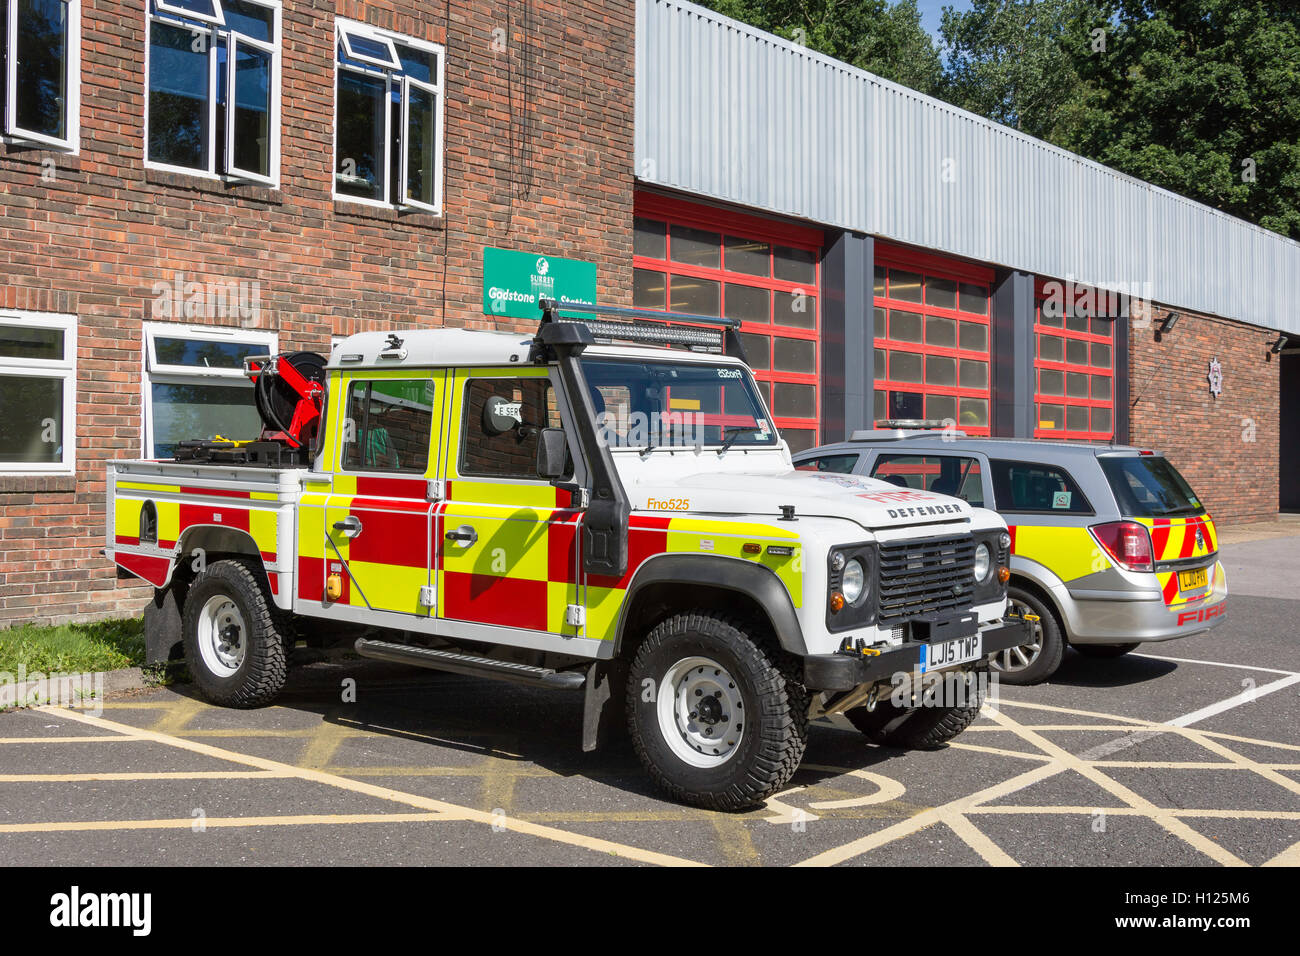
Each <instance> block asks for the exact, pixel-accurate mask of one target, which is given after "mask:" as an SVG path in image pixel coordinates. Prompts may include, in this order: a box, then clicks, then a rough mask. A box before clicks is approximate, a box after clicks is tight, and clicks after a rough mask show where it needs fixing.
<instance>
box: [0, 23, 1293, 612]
mask: <svg viewBox="0 0 1300 956" xmlns="http://www.w3.org/2000/svg"><path fill="white" fill-rule="evenodd" d="M0 11H3V16H2V17H0V22H2V29H3V53H4V70H3V78H2V79H0V111H2V114H3V116H2V118H3V143H2V144H0V263H2V264H3V282H0V627H3V626H5V625H6V624H13V623H19V622H24V621H36V622H51V621H60V620H67V619H74V618H75V619H81V618H92V617H105V616H114V615H127V614H134V613H137V612H138V611H139V610H140V608H141V607H142V604H143V602H144V600H145V593H144V591H142V589H141V588H140V587H139V585H138V584H135V583H132V582H128V581H124V580H119V579H118V578H117V576H116V574H115V571H114V568H113V566H112V565H111V564H110V563H109V562H108V561H106V560H105V559H104V558H103V557H102V556H101V554H100V549H101V548H102V547H103V528H104V522H103V507H104V501H103V494H104V474H105V462H106V461H107V460H109V459H113V458H137V457H168V456H170V455H171V454H172V449H173V448H174V446H175V443H176V442H177V441H180V440H183V439H188V438H201V437H213V436H214V435H216V434H218V433H220V434H225V435H226V436H227V437H251V435H252V434H253V433H255V432H256V431H257V429H258V428H259V421H258V417H257V414H256V412H255V410H254V408H253V399H252V388H251V386H250V384H249V382H248V380H247V379H246V378H245V377H244V376H243V374H242V361H243V358H244V357H245V356H249V355H258V354H266V353H267V352H276V351H289V350H311V351H316V352H321V353H327V352H328V351H329V350H330V348H331V344H332V343H333V342H334V341H337V339H338V338H339V337H341V336H345V335H348V334H351V333H354V332H358V331H371V330H398V329H401V328H409V327H414V326H444V325H446V326H457V327H469V328H510V329H515V330H518V331H526V330H528V329H530V328H532V327H535V324H536V318H535V315H536V308H535V305H534V303H535V300H536V296H537V295H538V294H539V293H550V294H559V295H563V296H565V297H569V298H581V297H583V296H595V297H598V299H599V301H601V302H604V303H609V304H621V305H637V306H642V307H646V308H652V309H671V310H673V311H680V312H692V313H700V314H708V315H723V316H729V317H736V318H739V319H740V320H741V321H742V323H743V325H742V329H743V338H744V341H745V345H746V350H747V353H748V357H749V359H750V362H751V364H752V365H753V367H754V369H755V371H756V375H757V377H758V379H759V381H760V382H761V384H762V388H763V390H764V393H765V397H766V398H767V401H768V403H769V407H770V409H771V412H772V414H773V417H774V419H775V421H776V423H777V424H778V425H779V426H780V428H781V430H782V432H783V434H784V436H785V437H786V439H787V440H788V442H789V444H790V446H791V448H792V449H794V450H801V449H804V448H808V447H811V446H813V445H816V444H818V443H822V442H830V441H838V440H842V439H843V438H845V437H846V436H847V434H848V433H850V432H852V431H853V430H854V429H857V428H864V427H870V425H871V424H872V423H873V422H874V421H877V420H882V419H894V418H926V419H940V420H943V419H950V420H952V421H953V422H955V423H957V425H958V427H960V428H962V429H964V430H965V431H966V432H967V433H968V434H972V435H993V436H1018V437H1033V438H1052V439H1066V440H1083V441H1118V442H1128V443H1133V444H1140V445H1149V446H1153V447H1157V448H1160V449H1162V450H1164V451H1165V452H1166V453H1167V454H1169V456H1170V457H1171V458H1172V459H1173V461H1174V462H1175V464H1177V466H1178V467H1179V468H1180V469H1181V470H1182V471H1183V473H1184V474H1185V475H1186V476H1187V477H1188V479H1189V480H1190V481H1191V482H1192V484H1193V486H1194V487H1195V488H1196V489H1197V490H1198V492H1199V493H1200V494H1201V496H1202V497H1203V498H1204V499H1205V500H1206V502H1207V505H1208V507H1209V508H1210V510H1211V512H1212V513H1213V514H1214V517H1215V518H1216V520H1217V521H1219V522H1220V524H1223V523H1228V524H1232V523H1237V522H1244V521H1255V520H1261V519H1266V518H1269V517H1272V516H1273V515H1275V514H1276V513H1277V512H1278V510H1279V508H1300V467H1298V466H1300V461H1297V460H1296V456H1297V454H1298V453H1297V452H1296V450H1295V449H1296V448H1297V447H1300V442H1298V441H1297V439H1298V438H1300V384H1298V382H1300V348H1296V347H1288V345H1289V343H1288V337H1289V339H1290V340H1291V341H1292V342H1294V343H1295V345H1296V346H1300V319H1297V317H1296V316H1295V314H1294V313H1293V312H1292V311H1291V306H1292V303H1294V302H1295V301H1297V299H1300V246H1297V244H1296V243H1294V242H1292V241H1290V240H1288V239H1285V238H1283V237H1280V236H1278V235H1275V234H1273V233H1270V232H1267V231H1265V230H1262V229H1259V228H1257V227H1255V226H1252V225H1250V224H1248V223H1245V222H1242V221H1240V220H1237V219H1233V218H1232V217H1229V216H1226V215H1223V214H1222V213H1219V212H1217V211H1215V210H1213V209H1210V208H1208V207H1205V206H1202V205H1199V204H1197V203H1194V202H1191V201H1189V200H1186V199H1183V198H1181V197H1179V196H1176V195H1174V194H1172V193H1169V192H1167V191H1164V190H1161V189H1158V188H1156V187H1154V186H1151V185H1149V184H1147V183H1143V182H1141V181H1138V180H1135V179H1133V178H1131V177H1127V176H1123V175H1121V174H1118V173H1116V172H1114V171H1112V170H1109V169H1107V168H1105V167H1103V166H1100V165H1098V164H1096V163H1093V162H1090V161H1088V160H1085V159H1083V158H1081V157H1078V156H1075V155H1073V154H1070V153H1068V152H1065V151H1063V150H1060V149H1057V148H1056V147H1053V146H1050V145H1048V144H1046V143H1043V142H1041V141H1038V140H1034V139H1032V138H1030V137H1027V136H1024V135H1022V134H1020V133H1017V132H1016V131H1014V130H1011V129H1008V128H1005V127H1002V126H998V125H996V124H993V123H989V122H987V121H985V120H982V119H980V118H978V117H975V116H973V115H971V114H968V113H965V112H962V111H961V110H958V109H955V108H953V107H951V106H948V105H946V104H944V103H941V102H939V101H937V100H933V99H931V98H928V97H926V96H923V95H921V94H919V93H916V92H913V91H911V90H908V89H905V88H902V87H899V86H897V85H895V84H892V83H889V82H886V81H883V80H881V79H879V78H877V77H875V76H872V75H870V74H867V73H864V72H862V71H860V70H857V69H854V68H852V67H850V66H847V65H846V64H843V63H839V62H837V61H835V60H832V59H830V58H828V57H825V56H822V55H820V54H816V53H813V52H811V51H809V50H807V49H804V48H801V47H799V46H797V45H794V44H792V43H790V42H787V41H785V40H782V39H780V38H777V37H774V36H771V35H769V34H765V33H763V32H762V31H759V30H755V29H753V28H751V27H748V26H745V25H743V24H740V23H737V22H735V21H733V20H729V19H727V18H725V17H721V16H718V15H716V14H713V13H711V12H708V11H706V10H703V9H702V8H699V7H696V6H694V5H692V4H690V3H685V2H678V0H499V2H496V3H489V2H478V0H446V2H443V3H433V2H428V0H425V2H416V0H137V2H131V3H127V2H123V0H0Z"/></svg>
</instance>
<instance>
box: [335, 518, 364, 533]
mask: <svg viewBox="0 0 1300 956" xmlns="http://www.w3.org/2000/svg"><path fill="white" fill-rule="evenodd" d="M334 530H335V531H338V532H340V533H342V535H343V537H345V538H355V537H356V536H357V535H359V534H360V533H361V519H360V518H358V517H357V516H356V515H348V516H347V517H346V518H344V519H343V520H342V521H336V522H334Z"/></svg>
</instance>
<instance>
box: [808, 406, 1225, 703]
mask: <svg viewBox="0 0 1300 956" xmlns="http://www.w3.org/2000/svg"><path fill="white" fill-rule="evenodd" d="M889 424H891V425H892V424H898V425H900V426H903V425H926V426H931V425H933V424H935V423H929V422H925V423H919V422H918V423H910V422H909V423H889ZM794 463H795V467H797V468H800V469H806V470H813V471H826V472H842V473H845V474H856V475H870V476H871V477H874V478H881V479H884V480H886V481H890V482H893V483H895V484H897V485H901V486H904V487H908V488H920V489H925V490H929V491H935V492H939V493H942V494H948V495H955V496H957V497H959V498H964V499H966V500H967V501H969V502H970V503H971V504H972V505H975V506H977V507H985V508H992V509H994V510H996V511H998V512H999V513H1000V514H1001V515H1002V516H1003V517H1004V518H1005V519H1006V522H1007V525H1008V528H1009V530H1010V532H1011V541H1012V545H1011V551H1012V554H1011V574H1012V576H1011V587H1010V592H1009V597H1010V600H1011V603H1012V605H1013V606H1015V607H1016V608H1017V609H1018V610H1019V611H1020V612H1021V613H1022V615H1025V616H1027V617H1030V618H1031V619H1032V618H1033V617H1035V616H1036V617H1037V619H1038V620H1037V623H1036V624H1035V626H1034V631H1033V640H1031V641H1030V643H1028V644H1025V645H1023V646H1021V647H1014V648H1011V649H1009V650H1007V651H1004V652H1002V653H1001V654H1000V655H999V656H998V657H997V658H996V659H995V662H994V666H995V667H996V668H997V669H998V670H999V671H1000V672H1001V679H1002V680H1004V681H1006V682H1007V683H1012V684H1034V683H1038V682H1039V681H1043V680H1046V679H1047V678H1048V677H1050V676H1051V675H1052V674H1053V673H1054V672H1055V671H1056V669H1057V667H1059V666H1060V663H1061V657H1062V654H1063V653H1064V651H1065V647H1066V645H1069V646H1070V647H1073V648H1074V649H1075V650H1076V651H1078V652H1079V653H1081V654H1083V655H1085V656H1087V657H1118V656H1120V655H1122V654H1127V653H1128V652H1129V651H1131V650H1133V649H1134V648H1135V647H1137V646H1138V645H1139V644H1140V643H1143V642H1146V641H1167V640H1170V639H1172V638H1178V637H1186V636H1188V635H1191V634H1198V633H1201V632H1202V631H1207V630H1209V629H1210V628H1212V627H1214V626H1216V625H1217V624H1218V623H1219V622H1220V621H1222V620H1223V614H1224V611H1225V610H1226V608H1227V596H1228V581H1227V577H1226V575H1225V574H1224V571H1223V565H1222V564H1221V563H1220V562H1219V560H1218V557H1219V549H1218V535H1217V533H1216V532H1215V528H1214V522H1213V521H1212V520H1211V519H1210V516H1209V515H1208V514H1207V513H1206V510H1205V506H1204V505H1203V504H1202V503H1201V501H1200V499H1199V498H1197V496H1196V494H1195V492H1193V491H1192V489H1191V487H1190V486H1189V485H1188V484H1187V482H1186V481H1185V480H1184V479H1183V477H1182V475H1180V474H1179V473H1178V470H1177V469H1176V468H1174V466H1173V465H1172V464H1170V462H1169V460H1168V459H1166V458H1165V457H1164V456H1163V455H1161V454H1160V453H1159V452H1156V451H1150V450H1146V449H1139V448H1131V447H1128V446H1125V445H1106V444H1089V443H1083V442H1063V441H1041V440H1034V441H1029V440H1023V439H1002V438H968V437H967V436H966V435H965V434H964V433H963V432H960V431H955V430H952V429H948V430H943V431H938V430H935V429H934V428H933V427H925V428H908V427H897V428H889V429H876V430H867V431H859V432H854V434H853V436H852V437H851V438H850V440H849V441H845V442H838V443H836V444H832V445H823V446H821V447H819V448H813V449H810V450H808V451H804V452H800V453H798V454H796V455H795V456H794Z"/></svg>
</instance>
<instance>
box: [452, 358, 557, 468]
mask: <svg viewBox="0 0 1300 956" xmlns="http://www.w3.org/2000/svg"><path fill="white" fill-rule="evenodd" d="M490 398H502V399H505V401H506V403H507V405H508V408H509V413H510V415H511V416H512V417H513V418H514V420H515V422H516V426H515V427H513V428H509V429H507V430H505V431H499V430H497V429H496V428H489V427H487V423H486V422H485V419H484V410H485V409H486V408H487V407H488V399H490ZM516 412H517V414H515V413H516ZM560 427H561V423H560V410H559V407H558V406H557V405H556V402H555V395H554V392H553V390H552V388H551V383H550V381H549V380H547V379H545V378H472V379H470V380H469V381H468V382H467V383H466V384H465V415H464V418H462V419H461V445H460V473H461V475H463V476H466V477H478V478H510V479H519V480H527V481H538V480H540V479H538V477H537V433H538V430H539V429H541V428H560Z"/></svg>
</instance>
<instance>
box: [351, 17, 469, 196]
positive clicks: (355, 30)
mask: <svg viewBox="0 0 1300 956" xmlns="http://www.w3.org/2000/svg"><path fill="white" fill-rule="evenodd" d="M334 23H335V40H334V143H333V147H332V148H331V150H330V154H331V155H330V166H331V171H330V191H331V193H332V195H333V198H334V199H335V200H336V201H339V202H349V203H357V204H358V205H362V206H371V207H374V208H379V209H394V208H396V209H419V210H423V211H425V212H430V213H432V214H433V215H435V216H441V215H442V200H443V196H442V189H443V172H444V167H445V164H444V158H445V157H444V140H445V136H446V127H445V117H446V112H447V97H446V88H447V84H446V82H445V75H446V68H447V49H446V47H444V46H443V45H441V44H439V43H430V42H428V41H427V40H418V39H416V38H415V37H411V36H406V35H405V34H401V33H393V32H392V31H389V30H383V29H380V28H379V27H372V26H369V25H368V24H365V23H358V22H357V21H355V20H345V19H343V18H342V17H338V18H336V19H335V21H334ZM349 35H356V36H362V37H366V38H367V39H371V40H374V41H376V42H378V43H383V44H386V45H388V46H389V47H390V48H391V49H392V50H393V55H394V57H396V56H397V49H396V47H395V46H393V44H395V43H400V44H402V45H403V46H409V47H411V48H412V49H415V50H420V51H422V52H424V53H432V54H434V55H435V56H437V58H438V75H437V81H436V82H435V83H425V82H424V81H423V80H417V79H415V78H413V77H410V76H407V75H406V74H405V73H403V72H402V71H401V70H400V69H394V68H392V67H389V66H382V65H380V64H379V61H377V60H375V59H373V58H371V57H365V56H354V55H353V53H352V47H351V45H350V43H349V42H348V39H347V38H348V36H349ZM340 43H341V44H342V45H343V50H344V52H345V53H346V54H347V56H348V57H349V59H354V60H358V61H360V62H363V63H366V64H368V66H367V67H366V68H362V67H357V66H353V65H352V64H344V63H340V62H339V57H338V46H339V44H340ZM398 62H399V63H400V62H401V61H400V58H399V59H398ZM340 71H346V72H349V73H356V74H358V75H361V76H370V77H375V78H378V79H383V80H384V81H385V84H386V85H385V89H384V162H383V170H384V195H385V197H386V199H384V200H382V201H381V200H378V199H368V198H366V197H364V196H349V195H347V194H345V193H340V192H339V191H338V188H337V187H338V169H337V165H338V136H339V72H340ZM412 88H414V89H417V90H423V91H424V92H426V93H429V94H431V95H433V96H436V97H437V99H438V109H437V124H438V132H437V137H436V142H435V145H434V150H435V151H436V153H437V162H436V163H435V165H434V174H433V195H434V201H433V202H432V203H426V202H423V201H421V200H418V199H411V198H410V197H408V196H407V195H406V183H407V172H408V165H407V163H408V161H409V156H410V154H409V152H408V150H407V148H406V146H407V143H406V134H405V131H406V129H407V128H408V127H409V125H410V123H409V118H408V117H409V113H410V102H411V100H410V92H411V89H412ZM395 89H396V90H397V91H398V93H399V96H400V98H401V104H402V106H401V110H400V111H399V113H400V117H399V120H398V121H399V122H400V123H401V124H402V144H403V148H402V155H401V158H400V160H399V163H398V173H397V175H398V178H399V179H400V184H395V183H393V182H391V180H392V178H393V176H392V168H393V163H392V155H391V151H392V146H393V128H392V126H393V110H392V96H393V92H394V90H395ZM394 192H398V193H400V195H397V196H395V195H394Z"/></svg>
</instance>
